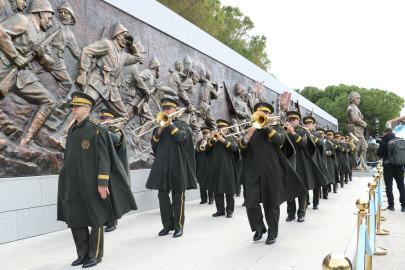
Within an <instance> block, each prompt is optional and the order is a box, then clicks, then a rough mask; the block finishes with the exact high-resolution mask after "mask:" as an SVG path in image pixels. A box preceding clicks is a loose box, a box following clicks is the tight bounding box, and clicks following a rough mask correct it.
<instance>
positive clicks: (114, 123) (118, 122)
mask: <svg viewBox="0 0 405 270" xmlns="http://www.w3.org/2000/svg"><path fill="white" fill-rule="evenodd" d="M127 120H128V119H127V118H125V117H120V118H117V119H112V120H108V121H105V122H101V123H100V124H102V125H105V126H120V125H122V124H124V125H126V124H127Z"/></svg>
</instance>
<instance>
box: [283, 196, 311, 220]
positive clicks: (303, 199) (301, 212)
mask: <svg viewBox="0 0 405 270" xmlns="http://www.w3.org/2000/svg"><path fill="white" fill-rule="evenodd" d="M306 209H307V195H302V196H299V197H298V210H297V205H296V204H295V199H291V200H288V201H287V214H288V216H290V217H293V216H295V213H297V216H299V217H305V211H306Z"/></svg>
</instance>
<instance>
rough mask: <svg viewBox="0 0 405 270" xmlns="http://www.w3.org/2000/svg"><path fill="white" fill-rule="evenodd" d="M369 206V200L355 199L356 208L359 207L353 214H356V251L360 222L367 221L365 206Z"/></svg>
mask: <svg viewBox="0 0 405 270" xmlns="http://www.w3.org/2000/svg"><path fill="white" fill-rule="evenodd" d="M368 206H369V202H368V200H366V199H357V201H356V207H357V209H359V212H358V213H357V214H355V215H357V216H358V217H357V252H356V254H357V253H358V249H359V236H360V226H361V224H363V220H364V223H365V222H366V221H367V212H366V210H367V208H368Z"/></svg>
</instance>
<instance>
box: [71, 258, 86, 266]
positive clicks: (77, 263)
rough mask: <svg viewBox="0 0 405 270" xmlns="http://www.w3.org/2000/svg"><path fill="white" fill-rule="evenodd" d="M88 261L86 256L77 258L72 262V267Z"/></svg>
mask: <svg viewBox="0 0 405 270" xmlns="http://www.w3.org/2000/svg"><path fill="white" fill-rule="evenodd" d="M87 259H88V257H87V256H79V257H77V259H76V261H74V262H72V266H78V265H81V264H83V263H84V262H85V261H86V260H87Z"/></svg>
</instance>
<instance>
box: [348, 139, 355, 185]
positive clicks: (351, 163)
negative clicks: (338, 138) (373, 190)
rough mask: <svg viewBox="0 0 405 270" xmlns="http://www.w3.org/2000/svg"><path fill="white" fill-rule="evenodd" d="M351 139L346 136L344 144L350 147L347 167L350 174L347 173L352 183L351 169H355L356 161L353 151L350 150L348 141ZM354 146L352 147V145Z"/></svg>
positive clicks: (352, 149)
mask: <svg viewBox="0 0 405 270" xmlns="http://www.w3.org/2000/svg"><path fill="white" fill-rule="evenodd" d="M350 138H351V136H350V135H346V144H347V145H349V146H350V148H349V149H350V150H349V166H350V173H349V180H350V181H353V168H356V166H357V164H356V159H355V157H354V149H355V148H352V145H353V143H352V144H350V143H349V139H350ZM353 146H354V145H353Z"/></svg>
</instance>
